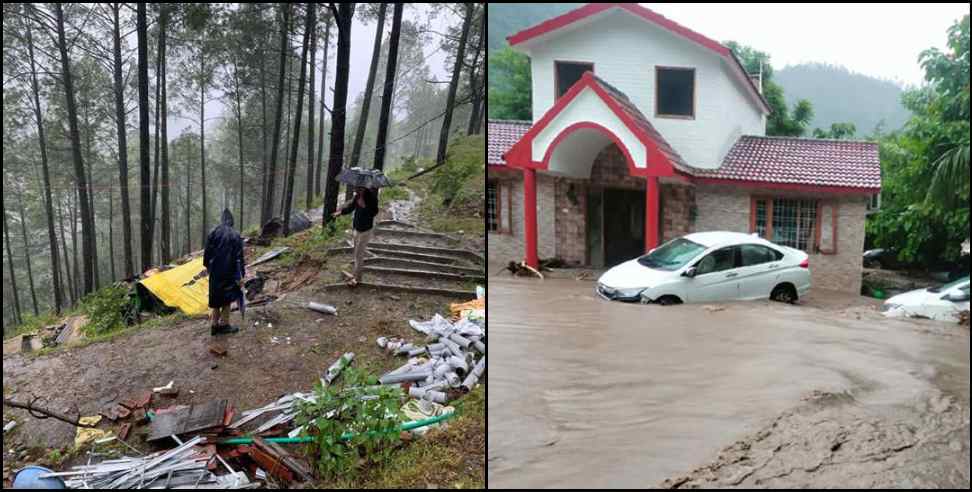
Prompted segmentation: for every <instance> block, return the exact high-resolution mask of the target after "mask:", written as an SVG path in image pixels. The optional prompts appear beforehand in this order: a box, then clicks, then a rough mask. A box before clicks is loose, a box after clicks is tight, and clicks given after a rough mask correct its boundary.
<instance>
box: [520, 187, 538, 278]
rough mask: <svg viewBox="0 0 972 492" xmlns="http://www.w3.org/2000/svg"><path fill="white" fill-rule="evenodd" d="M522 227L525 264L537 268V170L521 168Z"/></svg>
mask: <svg viewBox="0 0 972 492" xmlns="http://www.w3.org/2000/svg"><path fill="white" fill-rule="evenodd" d="M523 215H524V216H525V217H524V219H525V220H524V221H523V229H524V236H526V238H525V239H526V258H525V261H526V264H527V265H530V266H531V267H533V268H536V269H539V267H540V261H539V258H538V257H537V172H536V171H535V170H533V169H524V170H523Z"/></svg>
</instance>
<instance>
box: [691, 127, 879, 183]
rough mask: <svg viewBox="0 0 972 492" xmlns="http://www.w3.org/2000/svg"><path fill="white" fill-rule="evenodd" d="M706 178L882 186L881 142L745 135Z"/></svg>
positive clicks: (701, 172) (703, 172)
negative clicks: (879, 145) (879, 150)
mask: <svg viewBox="0 0 972 492" xmlns="http://www.w3.org/2000/svg"><path fill="white" fill-rule="evenodd" d="M692 174H694V175H695V176H697V177H700V178H714V179H722V180H730V181H748V182H759V183H778V184H796V185H811V186H825V187H839V188H860V189H879V188H881V164H880V161H879V158H878V144H877V143H873V142H858V141H849V140H819V139H804V138H790V137H759V136H743V137H741V138H740V139H739V140H738V141H737V142H736V144H735V145H734V146H733V147H732V150H730V151H729V154H728V155H726V158H725V159H724V160H723V162H722V166H721V167H720V168H719V169H716V170H711V171H709V170H700V169H694V170H693V173H692Z"/></svg>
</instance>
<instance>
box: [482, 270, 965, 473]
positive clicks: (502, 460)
mask: <svg viewBox="0 0 972 492" xmlns="http://www.w3.org/2000/svg"><path fill="white" fill-rule="evenodd" d="M491 280H492V281H491V282H490V290H491V292H490V304H489V317H490V319H489V321H490V337H491V340H490V341H491V342H492V343H491V346H492V348H493V352H492V354H491V356H492V361H491V362H492V364H491V370H490V373H489V384H490V391H489V395H488V396H489V398H488V399H489V402H488V411H489V437H488V439H489V440H488V460H489V466H488V481H489V485H490V487H491V488H513V487H525V488H535V487H558V488H564V487H578V488H591V487H596V488H628V487H633V488H649V487H658V486H661V485H662V482H663V481H665V480H666V479H672V481H671V482H667V483H666V484H665V485H666V486H673V487H678V486H686V487H695V486H733V485H739V486H745V487H759V486H779V487H805V486H817V485H821V486H826V485H827V484H830V485H831V486H841V485H843V486H847V485H851V484H855V485H863V486H867V485H871V486H880V485H882V482H881V480H884V481H889V480H894V481H895V482H893V483H892V484H891V485H892V486H893V485H894V484H898V485H901V484H902V482H907V483H910V484H911V485H914V486H923V485H924V486H928V485H931V486H939V485H952V486H959V487H962V488H964V487H968V484H969V335H968V330H967V329H962V328H958V327H954V326H943V325H938V324H930V323H925V324H922V323H915V322H911V321H898V320H895V321H885V320H883V319H881V318H880V316H879V315H878V314H876V313H871V312H866V311H865V310H861V311H853V310H847V309H839V310H833V309H832V310H827V309H820V308H814V307H812V306H788V305H780V304H771V303H748V304H734V305H727V306H677V307H673V308H662V307H658V306H641V305H630V304H621V303H608V302H605V301H602V300H601V299H599V298H596V297H595V295H594V294H593V284H591V283H589V282H575V281H570V280H547V281H544V282H540V281H535V280H527V279H508V278H503V277H494V278H492V279H491ZM733 443H737V444H739V446H737V447H735V448H733V447H731V445H733ZM770 444H772V446H770ZM767 446H769V447H767ZM727 447H729V448H727ZM764 448H765V449H764ZM898 448H902V449H898ZM720 451H724V452H722V453H720ZM733 453H735V454H733ZM912 455H913V456H912ZM706 463H712V464H711V465H708V466H706V467H703V468H700V469H698V470H696V467H700V466H702V465H705V464H706ZM892 466H893V467H895V469H896V470H898V471H899V472H902V473H904V475H905V476H904V477H898V476H896V475H895V474H894V473H889V472H888V470H887V469H886V468H888V467H892ZM963 466H964V471H963V470H962V467H963ZM692 470H695V471H694V472H693V471H692ZM932 476H934V477H937V478H934V477H932ZM675 477H681V478H675ZM928 477H932V478H928ZM912 478H913V480H912ZM866 480H871V481H870V482H868V481H866ZM929 480H938V482H937V483H933V482H929Z"/></svg>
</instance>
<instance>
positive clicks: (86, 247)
mask: <svg viewBox="0 0 972 492" xmlns="http://www.w3.org/2000/svg"><path fill="white" fill-rule="evenodd" d="M54 11H55V14H56V20H57V39H58V43H57V45H58V51H60V54H61V78H62V80H63V81H64V94H65V97H66V99H67V112H68V126H69V128H70V134H71V150H72V154H73V156H74V174H75V177H76V178H77V188H78V193H80V194H81V221H82V225H81V233H82V235H83V236H84V244H83V245H82V248H83V255H84V293H85V294H87V293H89V292H91V290H92V288H93V286H94V263H93V262H92V259H93V258H94V256H93V255H94V251H93V249H94V240H93V239H94V234H95V231H94V223H93V222H94V221H93V220H92V215H91V211H90V210H89V202H88V185H87V179H86V176H85V175H84V159H83V158H82V157H81V136H80V132H79V131H78V109H77V105H76V101H75V99H74V79H73V78H72V76H71V65H70V61H69V59H68V51H67V50H68V45H67V39H66V35H65V33H64V9H63V7H62V6H61V4H59V3H58V4H55V8H54Z"/></svg>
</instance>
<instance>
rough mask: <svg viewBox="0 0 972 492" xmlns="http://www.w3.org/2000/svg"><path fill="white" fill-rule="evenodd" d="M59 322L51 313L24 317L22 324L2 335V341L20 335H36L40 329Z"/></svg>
mask: <svg viewBox="0 0 972 492" xmlns="http://www.w3.org/2000/svg"><path fill="white" fill-rule="evenodd" d="M59 320H60V318H58V316H57V315H56V314H54V313H53V312H49V313H44V314H41V315H40V316H34V315H32V314H28V315H24V322H23V323H21V324H19V325H17V326H15V327H13V328H11V329H9V330H8V331H7V332H6V333H5V334H4V337H3V338H4V340H6V339H8V338H12V337H16V336H20V335H26V334H28V333H36V332H38V331H40V329H41V328H46V327H48V326H51V325H56V324H57V322H58V321H59Z"/></svg>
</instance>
